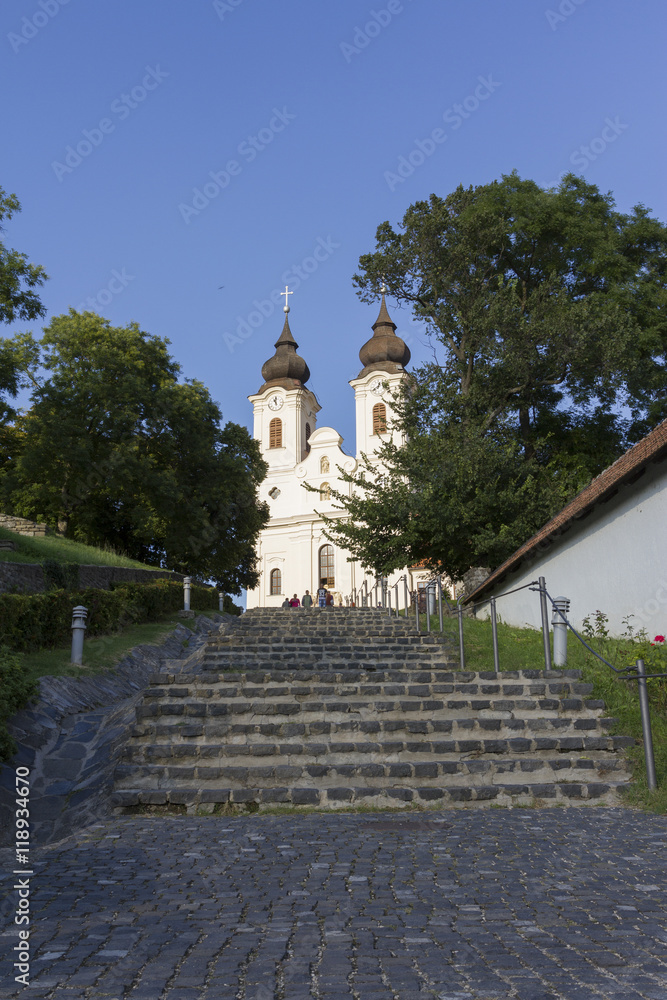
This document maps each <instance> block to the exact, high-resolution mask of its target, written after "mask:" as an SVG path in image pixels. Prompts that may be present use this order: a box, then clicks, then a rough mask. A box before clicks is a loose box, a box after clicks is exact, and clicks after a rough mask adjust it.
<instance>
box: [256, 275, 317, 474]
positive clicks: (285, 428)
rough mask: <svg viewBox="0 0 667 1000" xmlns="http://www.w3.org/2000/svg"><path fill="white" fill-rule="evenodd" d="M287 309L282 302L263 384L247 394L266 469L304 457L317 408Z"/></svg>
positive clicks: (289, 465)
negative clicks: (282, 320)
mask: <svg viewBox="0 0 667 1000" xmlns="http://www.w3.org/2000/svg"><path fill="white" fill-rule="evenodd" d="M282 294H283V295H284V296H285V301H286V302H287V296H288V295H291V294H292V292H289V291H288V290H287V288H285V291H284V292H283V293H282ZM289 311H290V308H289V306H288V305H285V306H284V313H285V323H284V325H283V329H282V333H281V334H280V336H279V337H278V340H277V341H276V343H275V345H274V346H275V349H276V351H275V354H274V355H273V357H271V358H269V360H268V361H266V362H265V363H264V365H263V366H262V378H263V379H264V384H263V385H262V386H261V388H260V389H259V391H258V392H257V393H256V394H255V395H254V396H248V399H249V400H250V402H251V403H252V405H253V411H254V430H253V437H254V438H255V439H256V440H257V441H259V442H260V446H261V449H262V455H263V457H264V460H265V461H266V462H267V463H268V465H269V472H272V471H278V470H287V469H291V468H294V466H295V465H297V464H298V463H299V462H302V461H303V460H304V458H305V457H306V455H307V454H308V451H309V450H310V446H309V444H308V439H309V438H310V435H311V434H312V433H313V431H314V430H315V426H316V420H317V413H318V411H319V409H320V407H319V405H318V402H317V399H316V398H315V395H314V393H312V392H311V391H310V389H307V388H306V382H307V381H308V379H309V378H310V370H309V368H308V365H307V364H306V362H305V361H304V359H303V358H301V357H299V355H298V354H297V348H298V346H299V345H298V344H297V342H296V341H295V339H294V337H293V336H292V331H291V330H290V325H289V318H288V313H289Z"/></svg>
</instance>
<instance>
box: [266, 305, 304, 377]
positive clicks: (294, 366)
mask: <svg viewBox="0 0 667 1000" xmlns="http://www.w3.org/2000/svg"><path fill="white" fill-rule="evenodd" d="M283 309H284V312H285V323H284V325H283V329H282V333H281V334H280V336H279V337H278V339H277V341H276V342H275V344H274V347H275V349H276V353H275V354H274V355H273V357H271V358H269V360H268V361H265V362H264V364H263V365H262V377H263V379H264V385H263V386H262V388H261V389H260V390H259V391H260V392H264V390H265V389H269V388H272V387H274V386H282V388H283V389H298V388H299V387H303V386H305V384H306V382H307V381H308V379H309V378H310V369H309V368H308V365H307V364H306V362H305V361H304V360H303V358H301V357H299V355H298V354H297V353H296V352H297V349H298V347H299V345H298V344H297V342H296V340H295V339H294V337H293V336H292V331H291V330H290V325H289V318H288V315H287V314H288V313H289V306H284V307H283Z"/></svg>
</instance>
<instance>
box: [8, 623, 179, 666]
mask: <svg viewBox="0 0 667 1000" xmlns="http://www.w3.org/2000/svg"><path fill="white" fill-rule="evenodd" d="M188 622H189V619H187V618H185V619H183V618H179V617H178V615H177V614H176V613H175V612H174V613H173V614H170V615H165V616H164V618H161V619H160V621H159V622H148V623H146V624H144V625H132V626H131V627H130V628H126V629H123V631H122V632H119V633H118V634H117V635H101V636H97V637H96V638H95V639H86V640H85V642H84V645H83V666H82V667H76V666H73V665H72V664H71V662H70V654H71V646H70V645H69V644H68V645H67V646H66V647H65V646H61V647H56V648H55V649H39V650H37V651H36V652H34V653H24V654H23V663H24V665H25V670H26V673H27V675H28V676H29V678H30V679H31V680H33V679H37V678H38V677H45V676H50V677H91V676H93V675H94V674H99V673H102V672H104V671H105V670H110V669H111V668H112V667H114V666H115V665H116V664H117V663H118V662H119V661H120V660H122V658H123V657H124V656H125V654H126V653H128V652H129V651H130V650H131V649H132V648H133V647H134V646H142V645H145V644H149V643H159V642H161V641H162V640H163V639H164V638H166V636H168V635H169V633H170V632H173V630H174V629H175V628H176V626H177V625H185V627H186V628H190V626H189V624H188Z"/></svg>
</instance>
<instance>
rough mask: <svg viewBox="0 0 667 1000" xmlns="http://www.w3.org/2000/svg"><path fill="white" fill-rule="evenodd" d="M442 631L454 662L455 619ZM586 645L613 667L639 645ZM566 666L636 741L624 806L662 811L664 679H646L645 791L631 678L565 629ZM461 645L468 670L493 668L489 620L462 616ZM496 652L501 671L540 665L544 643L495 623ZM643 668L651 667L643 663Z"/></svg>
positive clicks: (666, 781)
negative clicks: (652, 784) (651, 783)
mask: <svg viewBox="0 0 667 1000" xmlns="http://www.w3.org/2000/svg"><path fill="white" fill-rule="evenodd" d="M421 628H422V631H425V629H426V615H422V616H421ZM431 628H432V630H433V631H434V632H437V631H438V629H439V624H438V618H437V616H435V617H432V618H431ZM443 632H444V634H445V636H446V637H447V638H448V639H449V640H450V642H451V645H452V654H453V656H454V661H455V663H456V664H457V665H458V657H459V631H458V619H457V618H455V617H452V618H448V617H445V619H444V629H443ZM587 641H589V642H590V645H591V646H593V648H594V649H595V650H596V651H597V652H598V653H600V655H601V656H604V657H605V659H607V660H609V662H610V663H613V664H614V666H615V667H625V666H628V665H629V664H630V663H634V661H635V660H636V659H637V658H638V657H640V656H642V655H643V653H644V650H645V646H643V645H642V644H639V643H632V642H631V641H630V640H627V639H594V640H588V639H587ZM567 643H568V662H567V667H568V669H570V668H575V669H577V670H581V673H582V680H583V681H585V682H587V683H590V684H592V685H593V694H592V697H593V698H602V699H604V702H605V705H606V707H607V714H608V715H609V716H610V717H613V718H615V719H618V724H617V726H616V728H615V730H614V732H616V733H622V734H624V735H627V736H634V737H635V740H636V741H637V743H636V745H635V746H634V747H630V749H629V751H628V754H629V757H630V760H631V761H632V763H633V766H634V780H635V786H634V788H633V789H632V791H631V792H630V794H629V796H628V802H629V804H630V805H636V806H640V807H641V808H645V809H650V810H651V811H654V812H659V813H666V812H667V678H666V679H665V680H658V679H654V680H649V681H648V688H649V700H650V706H651V725H652V731H653V750H654V756H655V769H656V777H657V781H658V788H657V789H656V791H654V792H649V790H648V786H647V784H646V765H645V761H644V745H643V738H642V725H641V715H640V711H639V698H638V696H637V682H636V681H627V680H624V679H623V678H619V677H617V675H616V674H614V673H613V671H612V670H610V669H609V667H608V666H606V664H604V663H601V662H600V660H598V659H596V657H594V656H593V655H592V654H591V653H589V652H588V650H587V649H586V648H585V647H584V646H582V645H581V643H580V642H579V640H578V639H577V638H576V636H574V635H573V634H572V633H571V632H570V633H568V640H567ZM463 645H464V651H465V659H466V669H468V670H493V639H492V632H491V622H490V621H485V620H481V619H480V620H478V619H475V618H464V620H463ZM498 652H499V658H500V669H501V671H502V670H522V669H532V670H543V669H544V647H543V644H542V632H541V631H537V630H535V629H530V628H515V627H513V626H511V625H504V624H502V623H499V624H498ZM646 667H647V672H652V671H651V668H650V666H649V664H648V663H647V664H646ZM666 669H667V660H666V658H665V657H664V656H663V657H662V661H661V662H660V661H656V662H655V663H654V665H653V670H654V671H658V670H666Z"/></svg>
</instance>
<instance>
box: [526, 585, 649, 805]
mask: <svg viewBox="0 0 667 1000" xmlns="http://www.w3.org/2000/svg"><path fill="white" fill-rule="evenodd" d="M533 589H537V588H533ZM539 590H540V596H542V595H544V596H545V597H548V598H549V600H550V601H551V605H552V607H553V608H555V609H556V611H557V612H558V614H559V615H560V617H561V618H562V619H563V622H564V623H565V625H567V627H568V628H569V629H570V631H571V632H574V634H575V635H576V637H577V639H578V640H579V642H580V643H581V644H582V645H583V646H585V647H586V649H587V650H588V651H589V652H590V653H592V654H593V656H596V657H597V658H598V660H601V661H602V663H604V664H606V666H608V667H611V669H612V670H613V671H614V673H615V674H619V675H623V676H624V677H625V680H628V681H637V694H638V696H639V711H640V714H641V720H642V734H643V737H644V758H645V760H646V783H647V785H648V787H649V791H651V792H653V791H655V789H656V788H657V787H658V781H657V778H656V773H655V757H654V754H653V732H652V729H651V711H650V707H649V701H648V689H647V687H646V681H647V679H648V678H649V677H667V671H662V672H661V673H655V674H647V673H646V670H645V668H644V661H643V659H639V660H636V661H635V665H634V666H629V667H615V666H614V664H613V663H610V662H609V660H607V659H605V657H604V656H601V655H600V654H599V653H596V651H595V650H594V649H592V648H591V647H590V646H589V645H588V643H587V642H586V640H585V639H582V637H581V636H580V635H579V633H578V632H577V630H576V628H575V627H574V625H572V623H571V622H570V621H569V620H568V617H567V615H566V614H565V612H564V611H563V610H562V609H561V608H559V607H558V605H557V604H556V602H555V601H554V599H553V597H552V596H551V594H550V593H549V591H548V590H547V588H546V585H545V584H544V580H543V579H541V580H540V588H539Z"/></svg>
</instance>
